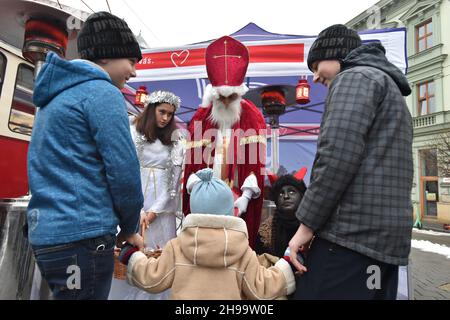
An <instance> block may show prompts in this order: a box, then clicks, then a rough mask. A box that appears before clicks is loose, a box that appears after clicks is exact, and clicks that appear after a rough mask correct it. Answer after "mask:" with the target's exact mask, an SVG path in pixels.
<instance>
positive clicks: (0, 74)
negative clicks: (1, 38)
mask: <svg viewBox="0 0 450 320" xmlns="http://www.w3.org/2000/svg"><path fill="white" fill-rule="evenodd" d="M5 67H6V58H5V56H4V55H3V54H1V53H0V94H1V93H2V88H3V80H4V79H5Z"/></svg>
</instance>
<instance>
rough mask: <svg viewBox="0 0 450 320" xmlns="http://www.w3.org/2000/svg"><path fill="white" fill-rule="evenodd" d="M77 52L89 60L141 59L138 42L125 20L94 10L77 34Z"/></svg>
mask: <svg viewBox="0 0 450 320" xmlns="http://www.w3.org/2000/svg"><path fill="white" fill-rule="evenodd" d="M78 53H79V55H80V58H82V59H86V60H90V61H95V60H98V59H119V58H137V59H138V60H141V59H142V53H141V49H140V47H139V43H138V42H137V40H136V38H135V37H134V35H133V32H132V31H131V30H130V28H129V27H128V25H127V23H126V22H125V20H122V19H120V18H118V17H116V16H115V15H113V14H111V13H109V12H96V13H94V14H91V15H90V16H89V17H88V18H87V20H86V21H85V22H84V24H83V28H82V29H81V31H80V33H79V34H78Z"/></svg>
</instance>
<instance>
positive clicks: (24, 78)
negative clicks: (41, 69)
mask: <svg viewBox="0 0 450 320" xmlns="http://www.w3.org/2000/svg"><path fill="white" fill-rule="evenodd" d="M33 85H34V70H33V68H31V67H30V66H28V65H26V64H23V63H22V64H20V65H19V68H18V69H17V79H16V86H15V89H14V97H13V103H12V106H11V114H10V116H9V129H10V130H11V131H14V132H18V133H22V134H26V135H31V129H32V128H33V122H34V114H35V112H36V107H35V106H34V104H33V99H32V98H33Z"/></svg>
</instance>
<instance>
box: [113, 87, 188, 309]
mask: <svg viewBox="0 0 450 320" xmlns="http://www.w3.org/2000/svg"><path fill="white" fill-rule="evenodd" d="M155 96H156V97H155ZM152 97H153V98H154V99H153V100H155V99H156V98H157V100H158V101H156V102H157V103H158V104H159V103H162V102H166V103H169V104H172V105H174V106H175V107H176V109H177V108H178V106H179V104H180V103H179V98H178V97H176V96H175V95H173V94H172V93H170V92H166V91H156V92H154V93H152V94H151V95H150V97H149V99H150V101H152V100H151V99H152ZM177 99H178V100H177ZM174 101H175V102H174ZM150 103H151V102H150ZM153 103H154V102H153ZM130 130H131V136H132V138H133V141H134V143H135V145H136V151H137V155H138V159H139V164H140V166H141V183H142V193H143V195H144V208H143V209H144V211H145V212H149V211H153V212H154V213H156V215H157V218H156V219H155V220H154V221H153V222H152V223H151V224H150V225H149V228H148V229H147V230H146V231H145V232H144V235H143V237H144V242H145V245H146V248H151V249H155V248H157V247H160V248H163V247H164V246H165V244H166V243H167V242H168V241H169V240H171V239H173V238H175V237H176V216H175V214H176V212H177V211H178V207H179V199H180V179H181V169H182V163H183V158H184V154H183V147H182V143H181V139H179V140H177V141H175V142H174V143H173V145H171V146H167V145H164V144H163V143H162V142H161V141H160V140H159V139H156V140H155V142H153V143H150V142H148V141H147V139H146V137H145V135H143V134H141V133H140V132H137V131H136V127H135V125H134V124H131V126H130ZM169 294H170V292H169V290H166V291H164V292H162V293H159V294H149V293H147V292H145V291H142V290H140V289H138V288H136V287H133V286H130V285H129V284H128V283H126V280H118V279H113V283H112V285H111V291H110V294H109V299H114V300H115V299H120V300H162V299H168V297H169Z"/></svg>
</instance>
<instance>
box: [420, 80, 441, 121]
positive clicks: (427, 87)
mask: <svg viewBox="0 0 450 320" xmlns="http://www.w3.org/2000/svg"><path fill="white" fill-rule="evenodd" d="M417 93H418V94H417V95H418V104H417V105H418V110H417V115H419V116H423V115H426V114H430V113H434V112H436V99H435V84H434V81H429V82H424V83H420V84H418V85H417Z"/></svg>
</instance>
